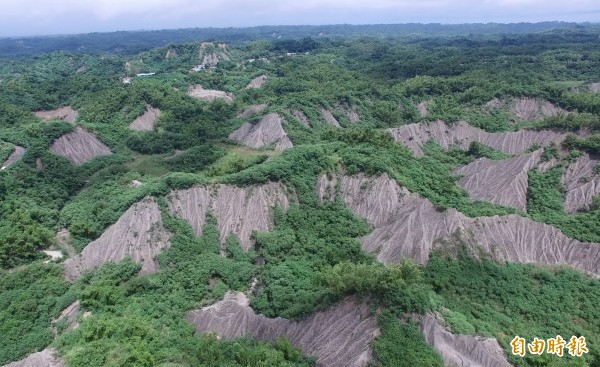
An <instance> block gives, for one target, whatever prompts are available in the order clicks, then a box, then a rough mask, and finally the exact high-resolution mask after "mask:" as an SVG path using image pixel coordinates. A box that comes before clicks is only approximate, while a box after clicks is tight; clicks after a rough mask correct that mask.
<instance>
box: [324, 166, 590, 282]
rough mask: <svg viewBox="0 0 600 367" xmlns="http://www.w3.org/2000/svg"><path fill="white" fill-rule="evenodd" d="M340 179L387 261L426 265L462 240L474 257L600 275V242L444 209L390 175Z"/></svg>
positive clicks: (514, 219) (516, 219)
mask: <svg viewBox="0 0 600 367" xmlns="http://www.w3.org/2000/svg"><path fill="white" fill-rule="evenodd" d="M337 180H339V181H340V182H339V185H340V191H339V195H340V196H341V198H342V200H343V201H344V202H345V203H346V205H348V207H350V208H351V209H352V210H353V211H354V213H355V214H356V215H358V216H360V217H363V218H366V219H367V221H368V222H369V223H370V224H372V225H373V227H374V230H373V232H372V233H370V234H369V235H367V236H365V237H364V238H362V243H363V247H364V249H365V250H366V251H368V252H371V253H374V254H376V255H377V259H378V260H379V261H381V262H383V263H384V264H390V263H396V262H398V261H400V260H401V259H402V258H403V257H409V258H412V259H414V260H415V261H416V262H418V263H421V264H424V263H426V262H427V260H428V258H429V254H430V252H431V250H432V249H433V248H434V247H436V246H445V245H446V243H447V242H448V241H454V240H460V241H461V242H462V243H466V244H468V245H469V246H470V247H471V250H472V251H473V253H474V255H478V254H480V253H481V252H484V253H486V254H489V255H490V256H492V258H494V259H495V260H497V261H511V262H520V263H540V264H550V265H570V266H573V267H576V268H578V269H581V270H583V271H586V272H590V273H593V274H596V275H600V244H596V243H582V242H579V241H577V240H574V239H572V238H569V237H567V236H566V235H564V234H563V233H562V232H561V231H559V230H558V229H556V228H554V227H552V226H549V225H546V224H542V223H538V222H534V221H532V220H530V219H527V218H523V217H521V216H518V215H506V216H493V217H478V218H470V217H467V216H465V215H463V214H462V213H460V212H458V211H456V210H454V209H449V210H439V209H437V208H435V206H434V205H433V204H432V203H431V202H430V201H429V200H427V199H424V198H422V197H421V196H419V195H417V194H414V193H411V192H409V191H408V190H406V189H405V188H403V187H400V186H399V185H398V184H397V183H396V182H395V181H394V180H391V179H390V178H389V177H388V176H387V175H385V174H384V175H381V176H378V177H366V176H363V175H358V176H352V177H349V176H342V177H340V178H339V179H337ZM335 184H336V183H335V182H334V181H333V180H332V179H328V178H326V177H322V178H321V179H320V180H319V182H318V185H317V192H319V193H327V192H328V191H329V192H331V187H335ZM329 196H330V195H329ZM321 197H322V200H325V199H326V197H327V196H324V195H322V196H321ZM456 236H458V238H455V237H456Z"/></svg>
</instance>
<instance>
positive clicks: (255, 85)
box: [246, 75, 269, 89]
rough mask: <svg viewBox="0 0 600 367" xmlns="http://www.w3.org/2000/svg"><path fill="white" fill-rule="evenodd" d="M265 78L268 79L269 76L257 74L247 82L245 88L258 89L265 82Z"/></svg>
mask: <svg viewBox="0 0 600 367" xmlns="http://www.w3.org/2000/svg"><path fill="white" fill-rule="evenodd" d="M267 79H269V77H268V76H266V75H261V76H257V77H256V78H254V79H252V80H251V81H250V83H248V85H247V86H246V89H258V88H260V87H262V86H263V85H264V84H265V83H266V82H267Z"/></svg>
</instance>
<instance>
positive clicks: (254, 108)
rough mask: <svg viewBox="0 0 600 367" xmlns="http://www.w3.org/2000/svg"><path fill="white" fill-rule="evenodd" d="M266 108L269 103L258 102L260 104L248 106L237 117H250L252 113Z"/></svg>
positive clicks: (254, 113)
mask: <svg viewBox="0 0 600 367" xmlns="http://www.w3.org/2000/svg"><path fill="white" fill-rule="evenodd" d="M265 108H267V104H266V103H263V104H258V105H252V106H248V107H246V108H245V109H243V110H242V111H241V112H240V113H239V114H238V115H237V117H239V118H244V119H245V118H247V117H250V116H252V115H256V114H257V113H259V112H262V111H264V110H265Z"/></svg>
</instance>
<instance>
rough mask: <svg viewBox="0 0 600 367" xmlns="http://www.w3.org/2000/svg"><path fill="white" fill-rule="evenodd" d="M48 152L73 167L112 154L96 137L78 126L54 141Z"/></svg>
mask: <svg viewBox="0 0 600 367" xmlns="http://www.w3.org/2000/svg"><path fill="white" fill-rule="evenodd" d="M50 150H51V151H52V152H54V153H56V154H58V155H60V156H63V157H65V158H67V159H68V160H69V161H71V163H73V164H75V165H82V164H84V163H86V162H88V161H90V160H92V159H94V158H96V157H100V156H105V155H111V154H112V152H111V151H110V149H109V148H108V147H107V146H106V145H104V144H103V143H102V142H101V141H100V140H98V138H96V135H94V134H92V133H91V132H89V131H87V130H85V129H84V128H82V127H80V126H77V127H76V128H75V130H74V131H72V132H70V133H67V134H65V135H63V136H61V137H60V138H58V139H56V140H55V141H54V143H52V145H51V146H50Z"/></svg>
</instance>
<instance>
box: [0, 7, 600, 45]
mask: <svg viewBox="0 0 600 367" xmlns="http://www.w3.org/2000/svg"><path fill="white" fill-rule="evenodd" d="M546 20H562V21H578V22H585V21H590V22H597V21H600V0H321V1H318V0H212V1H202V0H0V36H23V35H40V34H65V33H87V32H100V31H115V30H136V29H165V28H189V27H232V26H240V27H243V26H255V25H284V24H340V23H351V24H376V23H479V22H483V23H487V22H502V23H512V22H539V21H546Z"/></svg>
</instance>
